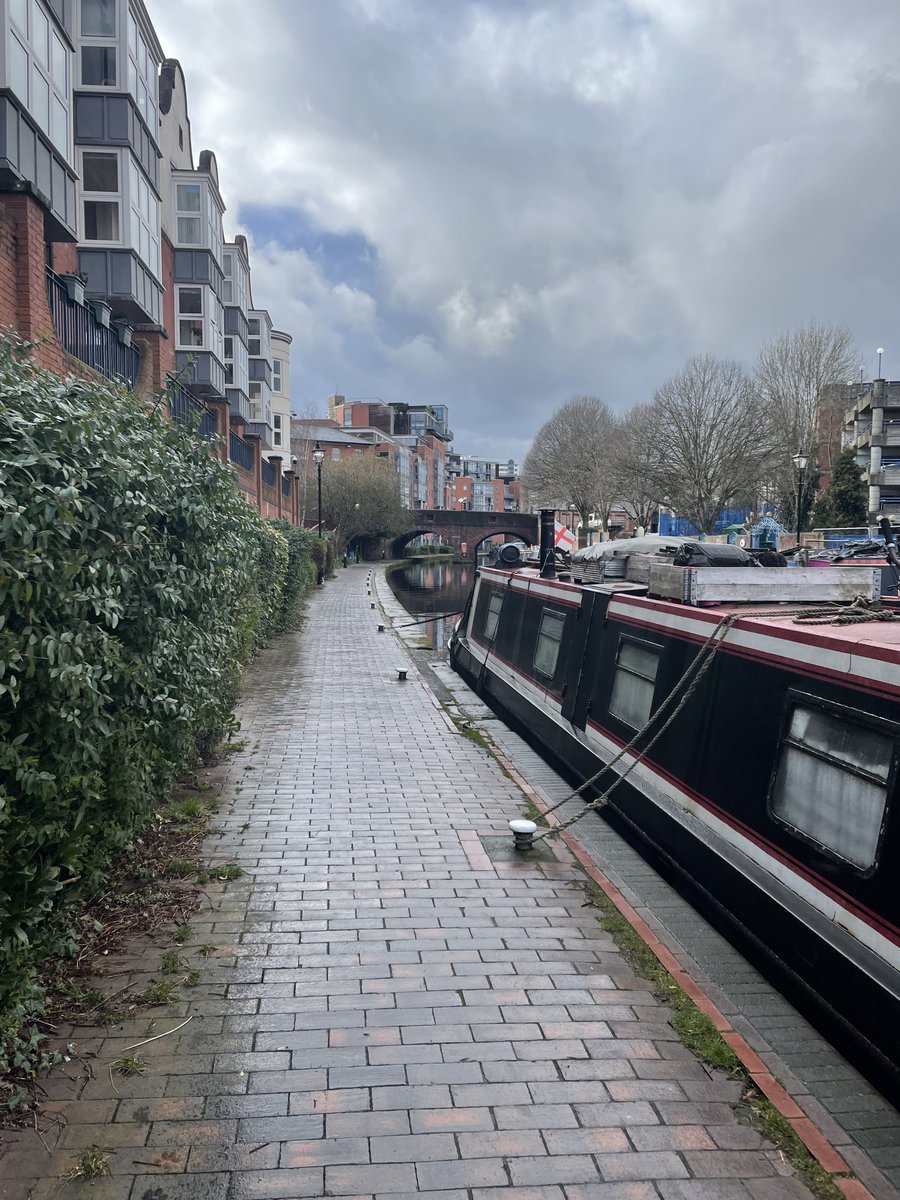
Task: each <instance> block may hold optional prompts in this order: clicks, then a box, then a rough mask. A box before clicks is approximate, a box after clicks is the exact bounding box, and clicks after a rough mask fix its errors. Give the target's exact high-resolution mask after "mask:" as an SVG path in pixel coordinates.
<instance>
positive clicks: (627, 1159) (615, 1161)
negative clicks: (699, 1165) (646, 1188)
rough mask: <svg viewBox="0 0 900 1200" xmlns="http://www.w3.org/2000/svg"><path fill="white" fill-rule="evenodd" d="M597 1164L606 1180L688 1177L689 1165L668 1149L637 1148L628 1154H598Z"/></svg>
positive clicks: (655, 1179) (656, 1179)
mask: <svg viewBox="0 0 900 1200" xmlns="http://www.w3.org/2000/svg"><path fill="white" fill-rule="evenodd" d="M596 1158H597V1166H598V1167H599V1168H600V1172H601V1174H602V1176H603V1178H604V1179H605V1180H608V1181H613V1180H624V1179H648V1180H654V1181H658V1180H660V1179H686V1178H687V1176H688V1170H687V1167H686V1166H685V1165H684V1162H683V1161H682V1159H681V1158H679V1156H678V1155H677V1154H675V1153H673V1152H671V1151H666V1150H658V1151H653V1150H647V1151H642V1150H635V1151H632V1152H631V1153H628V1154H598V1155H597V1156H596Z"/></svg>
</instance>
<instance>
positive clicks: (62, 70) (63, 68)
mask: <svg viewBox="0 0 900 1200" xmlns="http://www.w3.org/2000/svg"><path fill="white" fill-rule="evenodd" d="M51 52H52V55H53V61H52V63H51V66H50V74H51V76H52V78H53V86H54V87H55V88H56V90H57V91H59V92H62V93H63V94H67V93H68V90H69V71H68V66H69V54H68V51H67V50H66V48H65V46H64V45H63V44H62V41H61V40H60V38H59V37H58V36H57V34H56V33H54V34H53V44H52V46H51Z"/></svg>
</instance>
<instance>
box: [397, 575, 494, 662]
mask: <svg viewBox="0 0 900 1200" xmlns="http://www.w3.org/2000/svg"><path fill="white" fill-rule="evenodd" d="M387 581H388V584H389V585H390V588H391V591H392V592H393V593H394V595H395V596H396V597H397V599H398V600H399V601H400V603H401V604H402V605H403V607H404V608H405V609H406V611H407V612H408V613H409V614H410V620H414V619H415V618H417V617H418V618H422V625H421V632H422V637H423V638H428V639H429V641H430V642H431V645H432V646H433V647H434V649H435V650H437V651H438V652H439V653H440V655H441V658H446V655H447V639H448V638H449V637H450V633H451V631H452V629H453V626H454V625H455V624H456V622H457V620H458V618H459V614H460V613H461V611H462V609H463V608H464V606H465V603H466V601H467V600H468V598H469V593H470V592H471V591H472V586H473V584H474V583H475V568H474V567H473V566H471V565H470V564H459V563H452V562H441V561H438V560H436V559H420V560H416V561H411V562H408V563H399V564H398V565H397V566H396V567H389V568H388V571H387ZM430 616H434V617H436V618H437V619H436V620H433V621H426V620H425V619H424V618H426V617H430Z"/></svg>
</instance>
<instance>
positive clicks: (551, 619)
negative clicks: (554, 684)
mask: <svg viewBox="0 0 900 1200" xmlns="http://www.w3.org/2000/svg"><path fill="white" fill-rule="evenodd" d="M565 624H566V618H565V616H564V615H563V613H561V612H554V611H553V609H552V608H545V609H544V611H543V612H542V613H541V627H540V629H539V630H538V636H537V645H536V646H535V648H534V669H535V670H536V671H537V672H538V674H540V675H546V676H547V678H548V679H552V678H553V676H554V675H555V674H556V662H557V659H558V658H559V644H560V642H561V641H562V636H563V629H564V627H565Z"/></svg>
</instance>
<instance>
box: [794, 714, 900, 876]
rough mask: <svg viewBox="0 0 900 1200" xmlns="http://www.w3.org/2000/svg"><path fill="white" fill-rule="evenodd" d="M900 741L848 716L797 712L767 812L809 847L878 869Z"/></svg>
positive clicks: (888, 733) (885, 732)
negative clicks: (897, 748)
mask: <svg viewBox="0 0 900 1200" xmlns="http://www.w3.org/2000/svg"><path fill="white" fill-rule="evenodd" d="M895 749H896V740H895V738H894V737H893V736H891V733H890V732H888V730H883V731H882V730H880V729H876V728H873V726H871V725H865V724H862V723H860V722H858V721H853V720H850V719H848V716H847V713H846V712H845V711H843V710H834V711H829V710H827V709H825V708H820V707H818V706H812V705H805V704H796V705H795V706H794V708H793V711H792V712H791V714H790V719H789V724H788V727H787V732H786V734H785V736H784V738H783V740H782V748H781V757H780V760H779V762H778V765H777V767H776V773H775V780H774V783H773V785H772V793H771V798H770V809H771V812H772V815H773V816H774V817H775V819H776V820H778V821H780V822H781V823H782V824H783V825H786V826H787V827H788V828H789V829H791V830H792V831H793V832H794V833H797V834H799V835H800V837H802V838H804V839H805V840H806V841H809V842H812V843H813V844H814V845H815V846H817V847H819V848H820V849H824V850H827V851H829V852H830V853H831V854H833V855H835V856H836V857H838V858H840V859H842V860H843V861H844V862H847V863H850V864H851V866H854V867H857V868H858V869H859V870H861V871H865V870H868V869H869V868H870V867H872V866H874V864H875V855H876V851H877V849H878V839H879V836H880V834H881V826H882V822H883V820H884V810H885V805H886V803H887V796H888V780H889V778H890V775H891V770H892V766H893V761H894V752H895Z"/></svg>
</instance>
